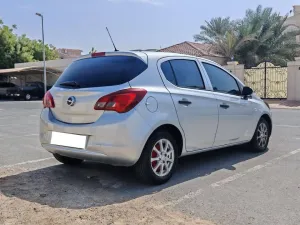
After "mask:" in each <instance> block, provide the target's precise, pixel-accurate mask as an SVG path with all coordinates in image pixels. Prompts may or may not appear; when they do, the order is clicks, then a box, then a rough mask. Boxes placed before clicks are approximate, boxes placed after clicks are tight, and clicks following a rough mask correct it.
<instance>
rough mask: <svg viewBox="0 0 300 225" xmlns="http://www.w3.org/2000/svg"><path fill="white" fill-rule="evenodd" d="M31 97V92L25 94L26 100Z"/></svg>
mask: <svg viewBox="0 0 300 225" xmlns="http://www.w3.org/2000/svg"><path fill="white" fill-rule="evenodd" d="M31 99H32V96H31V94H29V93H27V94H26V95H25V100H26V101H30V100H31Z"/></svg>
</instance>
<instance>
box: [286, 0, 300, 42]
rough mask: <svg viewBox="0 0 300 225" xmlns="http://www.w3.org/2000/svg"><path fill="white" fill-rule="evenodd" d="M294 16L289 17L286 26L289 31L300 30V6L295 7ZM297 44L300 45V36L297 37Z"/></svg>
mask: <svg viewBox="0 0 300 225" xmlns="http://www.w3.org/2000/svg"><path fill="white" fill-rule="evenodd" d="M293 8H294V10H293V15H292V16H290V17H288V18H287V20H286V22H285V25H288V26H289V27H288V29H287V30H288V31H292V30H299V29H300V5H295V6H293ZM296 40H297V42H299V43H300V35H298V36H297V37H296Z"/></svg>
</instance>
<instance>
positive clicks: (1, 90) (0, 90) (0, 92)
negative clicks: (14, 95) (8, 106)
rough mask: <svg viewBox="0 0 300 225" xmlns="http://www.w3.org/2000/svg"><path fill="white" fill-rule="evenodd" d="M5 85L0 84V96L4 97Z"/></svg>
mask: <svg viewBox="0 0 300 225" xmlns="http://www.w3.org/2000/svg"><path fill="white" fill-rule="evenodd" d="M5 85H6V83H0V96H4V95H5V90H6V89H5Z"/></svg>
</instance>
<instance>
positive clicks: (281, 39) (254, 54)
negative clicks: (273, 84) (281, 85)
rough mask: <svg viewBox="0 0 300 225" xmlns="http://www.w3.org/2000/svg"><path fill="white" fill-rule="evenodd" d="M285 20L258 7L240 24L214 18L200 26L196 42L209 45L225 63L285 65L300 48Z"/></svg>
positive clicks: (296, 31) (248, 11)
mask: <svg viewBox="0 0 300 225" xmlns="http://www.w3.org/2000/svg"><path fill="white" fill-rule="evenodd" d="M286 20H287V16H285V17H281V16H280V15H279V14H278V13H274V12H273V11H272V8H263V7H262V6H261V5H260V6H258V7H257V8H256V9H255V10H251V9H249V10H247V11H246V15H245V17H244V18H243V19H242V20H237V21H230V19H229V18H225V19H221V18H214V19H212V20H211V21H210V22H206V26H201V32H200V34H198V35H195V36H194V38H195V40H196V41H200V42H204V43H209V44H212V45H213V46H214V47H215V49H216V51H217V52H218V53H219V54H221V55H223V56H224V57H226V58H227V59H231V58H233V57H234V58H235V59H238V60H239V61H240V62H241V63H244V64H245V65H246V67H251V66H255V65H257V64H258V63H260V62H263V61H271V62H273V63H274V64H277V65H285V64H286V62H287V61H290V60H293V59H294V57H295V55H296V52H297V50H298V49H299V47H300V45H299V44H298V43H296V36H297V35H300V29H298V30H293V31H289V30H288V26H286V25H285V21H286Z"/></svg>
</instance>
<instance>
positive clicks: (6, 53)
mask: <svg viewBox="0 0 300 225" xmlns="http://www.w3.org/2000/svg"><path fill="white" fill-rule="evenodd" d="M16 43H17V37H16V35H15V34H14V33H13V28H11V27H9V26H6V25H4V24H3V21H2V20H0V69H5V68H11V67H13V65H14V59H15V46H16Z"/></svg>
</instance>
